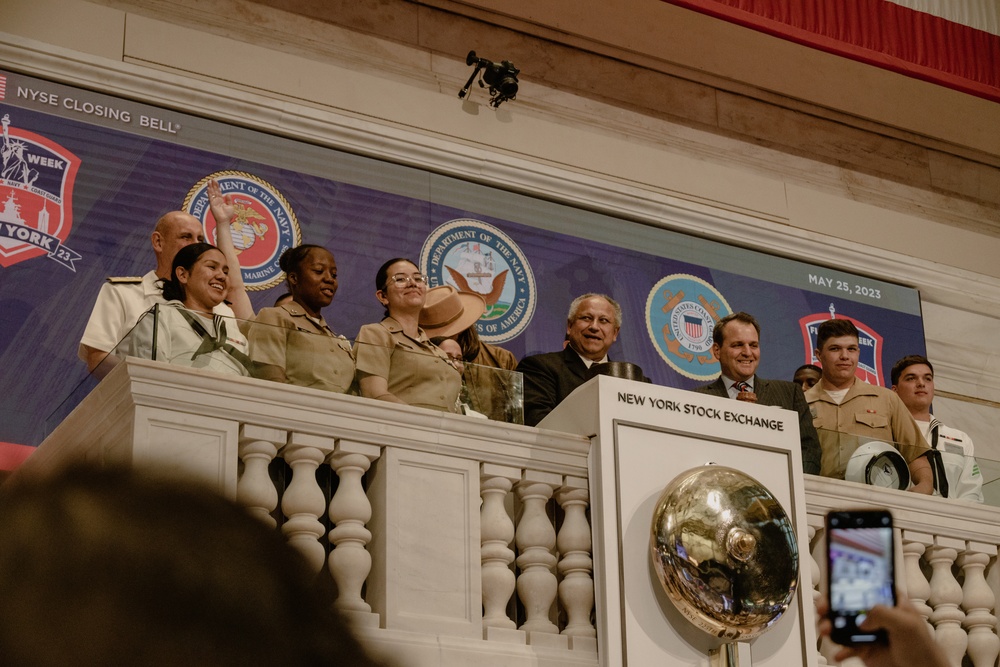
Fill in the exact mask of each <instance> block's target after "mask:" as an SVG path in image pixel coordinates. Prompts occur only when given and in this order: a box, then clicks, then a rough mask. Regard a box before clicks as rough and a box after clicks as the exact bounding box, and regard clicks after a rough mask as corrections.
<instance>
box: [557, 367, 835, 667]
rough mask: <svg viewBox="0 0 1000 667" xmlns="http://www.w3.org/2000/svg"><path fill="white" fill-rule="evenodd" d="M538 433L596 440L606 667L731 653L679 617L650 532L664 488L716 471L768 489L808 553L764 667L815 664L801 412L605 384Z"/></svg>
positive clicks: (756, 661) (594, 501) (594, 384)
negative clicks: (715, 467)
mask: <svg viewBox="0 0 1000 667" xmlns="http://www.w3.org/2000/svg"><path fill="white" fill-rule="evenodd" d="M539 427H541V428H551V429H554V430H559V431H566V432H571V433H578V434H581V435H585V436H588V437H590V438H591V443H592V444H591V450H590V458H589V468H590V490H591V491H590V496H591V520H592V527H593V534H594V586H595V593H596V595H595V604H596V611H597V627H598V652H599V655H600V664H601V665H602V667H619V666H626V665H669V666H674V665H677V666H687V665H691V666H692V667H695V666H698V667H700V666H702V665H705V664H707V660H708V655H709V652H710V651H711V650H714V649H717V648H718V647H719V646H720V645H721V644H722V643H723V642H722V640H721V639H718V638H716V637H714V636H712V635H710V634H708V633H706V632H704V631H702V630H701V629H698V628H696V627H695V626H694V625H693V624H692V623H691V622H690V621H689V620H687V618H685V617H684V616H683V615H682V614H681V612H680V611H678V610H677V608H676V607H675V606H674V604H673V602H672V601H671V600H670V599H669V598H668V597H667V596H666V594H665V593H664V591H663V589H662V587H661V585H660V582H659V580H658V578H657V575H656V571H655V569H654V566H653V563H652V561H651V559H650V555H649V539H650V524H651V522H652V518H653V513H654V507H655V504H656V501H657V499H658V498H659V496H660V494H661V493H662V492H663V489H664V487H665V486H666V485H667V484H668V483H669V482H670V481H671V480H672V479H674V477H676V476H677V475H679V474H681V473H683V472H686V471H688V470H691V469H693V468H698V467H700V466H703V465H705V464H707V463H710V462H711V463H717V464H720V465H725V466H728V467H731V468H735V469H737V470H740V471H742V472H744V473H746V474H747V475H750V476H751V477H753V478H755V479H756V480H757V481H758V482H760V483H761V484H762V485H763V486H764V487H766V488H767V489H768V490H769V491H770V492H771V494H773V495H774V497H775V498H776V499H777V500H778V502H779V503H780V504H781V506H782V507H783V508H784V510H785V512H786V513H787V515H788V517H789V518H790V520H791V524H792V526H794V530H795V534H796V538H797V543H798V547H799V584H798V588H797V591H796V594H795V596H794V597H793V599H792V603H791V604H790V605H789V608H788V610H787V611H786V612H785V613H784V614H783V615H782V616H781V617H780V618H779V619H778V620H777V621H775V622H774V624H773V625H772V626H771V628H770V629H769V630H768V631H767V632H766V633H764V634H763V635H762V636H760V637H758V638H757V639H754V640H753V641H752V642H751V648H750V650H751V658H752V661H753V665H755V666H761V667H763V666H772V667H788V665H808V666H810V667H812V666H813V665H816V660H817V656H818V653H817V650H816V633H815V623H814V616H815V614H814V612H813V609H814V606H813V599H812V582H811V581H810V579H811V576H810V572H811V565H810V564H811V562H812V560H811V557H810V552H809V542H808V533H807V526H806V506H805V496H804V487H803V479H802V456H801V449H800V443H799V432H798V415H797V414H796V413H794V412H791V411H789V410H784V409H782V408H777V407H771V406H759V405H755V404H750V403H744V402H741V401H734V400H730V399H724V398H718V397H715V396H708V395H705V394H698V393H695V392H689V391H682V390H679V389H673V388H669V387H659V386H654V385H649V384H644V383H640V382H633V381H629V380H621V379H618V378H613V377H606V376H599V377H596V378H594V379H593V380H590V381H589V382H587V383H586V384H585V385H583V386H582V387H580V388H579V389H577V390H576V391H575V392H573V394H572V395H570V396H569V397H568V398H566V399H565V400H564V401H563V402H562V403H560V404H559V405H558V406H557V407H556V409H555V410H553V411H552V412H551V413H550V414H549V415H548V416H547V417H546V418H545V419H544V420H543V421H542V422H541V423H540V424H539Z"/></svg>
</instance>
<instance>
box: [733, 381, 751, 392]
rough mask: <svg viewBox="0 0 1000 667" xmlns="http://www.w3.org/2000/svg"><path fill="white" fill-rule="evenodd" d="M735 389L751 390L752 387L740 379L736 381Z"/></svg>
mask: <svg viewBox="0 0 1000 667" xmlns="http://www.w3.org/2000/svg"><path fill="white" fill-rule="evenodd" d="M736 390H737V391H753V389H751V388H750V385H748V384H747V383H746V382H745V381H743V380H740V381H739V382H737V383H736Z"/></svg>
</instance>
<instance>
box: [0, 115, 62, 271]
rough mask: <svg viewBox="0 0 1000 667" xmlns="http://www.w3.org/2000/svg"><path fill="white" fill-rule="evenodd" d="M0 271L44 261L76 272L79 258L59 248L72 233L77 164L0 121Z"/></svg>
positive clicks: (42, 139) (4, 119) (37, 138)
mask: <svg viewBox="0 0 1000 667" xmlns="http://www.w3.org/2000/svg"><path fill="white" fill-rule="evenodd" d="M0 125H2V127H3V136H2V139H0V266H4V267H9V266H12V265H14V264H17V263H18V262H23V261H25V260H26V259H32V258H34V257H40V256H42V255H48V257H49V259H51V260H53V261H55V262H58V263H59V264H62V265H63V266H65V267H66V268H67V269H69V270H70V271H76V267H75V266H74V262H76V261H77V260H78V259H80V258H81V257H80V254H79V253H77V252H76V251H74V250H71V249H70V248H67V247H66V246H65V245H63V244H64V243H66V239H67V238H68V237H69V233H70V231H71V230H72V229H73V184H74V183H75V181H76V172H77V170H78V169H79V168H80V158H78V157H77V156H76V155H74V154H73V153H71V152H69V151H68V150H66V149H65V148H63V147H62V146H60V145H59V144H57V143H55V142H53V141H50V140H49V139H46V138H45V137H42V136H39V135H37V134H34V133H33V132H28V131H26V130H19V129H17V128H13V127H11V119H10V114H7V113H5V114H4V115H3V116H2V117H0Z"/></svg>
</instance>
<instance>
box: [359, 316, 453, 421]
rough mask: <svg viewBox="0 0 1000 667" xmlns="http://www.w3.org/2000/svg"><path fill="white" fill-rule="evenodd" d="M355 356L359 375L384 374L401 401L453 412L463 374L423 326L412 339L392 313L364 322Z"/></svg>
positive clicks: (382, 375) (383, 376)
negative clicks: (429, 336)
mask: <svg viewBox="0 0 1000 667" xmlns="http://www.w3.org/2000/svg"><path fill="white" fill-rule="evenodd" d="M354 358H355V365H356V367H357V372H358V376H359V377H363V376H364V375H377V376H379V377H381V378H385V379H386V381H387V382H388V384H389V393H391V394H393V395H394V396H395V397H396V398H398V399H399V400H401V401H403V402H404V403H408V404H409V405H415V406H418V407H422V408H430V409H432V410H441V411H444V412H455V409H456V407H455V406H456V402H457V399H458V393H459V391H461V389H462V376H461V375H460V374H459V372H458V371H457V370H455V367H454V366H452V365H451V363H450V360H449V359H448V355H447V354H445V353H444V352H442V351H441V348H439V347H438V346H437V345H434V344H433V343H431V341H430V339H429V338H428V337H427V334H425V333H424V330H423V329H420V331H419V336H418V338H415V339H414V338H410V337H409V336H407V335H406V333H404V332H403V327H402V326H401V325H400V324H399V322H397V321H396V320H395V319H393V318H391V317H387V318H385V319H384V320H382V321H381V322H379V323H378V324H366V325H365V326H363V327H361V330H360V331H359V332H358V336H357V338H356V339H355V345H354Z"/></svg>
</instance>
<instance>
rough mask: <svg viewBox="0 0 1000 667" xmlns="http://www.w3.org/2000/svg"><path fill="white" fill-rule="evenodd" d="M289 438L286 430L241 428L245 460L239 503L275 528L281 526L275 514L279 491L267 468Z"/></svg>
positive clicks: (250, 426) (241, 455)
mask: <svg viewBox="0 0 1000 667" xmlns="http://www.w3.org/2000/svg"><path fill="white" fill-rule="evenodd" d="M287 437H288V434H287V433H286V432H285V431H281V430H278V429H274V428H265V427H263V426H255V425H253V424H244V425H242V426H241V427H240V448H239V456H240V460H242V461H243V474H242V475H240V478H239V480H238V481H237V482H236V500H237V502H239V503H241V504H242V505H244V506H245V507H246V508H247V509H248V510H250V513H251V514H252V515H254V516H255V517H257V518H258V519H260V520H261V521H263V522H264V523H265V524H267V525H268V526H269V527H271V528H274V527H275V526H276V525H277V521H275V520H274V517H273V516H271V512H273V511H274V508H275V507H277V506H278V490H277V489H276V488H274V482H272V481H271V476H270V475H269V474H268V472H267V468H268V466H269V465H270V464H271V461H272V460H274V457H275V455H277V453H278V448H279V447H282V446H284V444H285V440H286V439H287Z"/></svg>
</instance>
